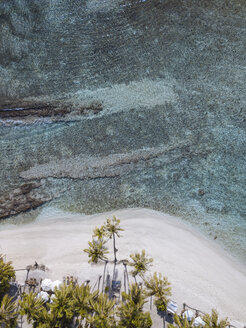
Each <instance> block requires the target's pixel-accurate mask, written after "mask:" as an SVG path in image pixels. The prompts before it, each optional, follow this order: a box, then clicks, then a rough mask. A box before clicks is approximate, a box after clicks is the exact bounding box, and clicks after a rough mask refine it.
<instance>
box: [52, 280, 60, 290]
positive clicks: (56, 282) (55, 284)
mask: <svg viewBox="0 0 246 328" xmlns="http://www.w3.org/2000/svg"><path fill="white" fill-rule="evenodd" d="M61 284H62V282H61V281H60V280H55V281H53V282H52V287H51V290H52V291H53V292H54V291H55V288H59V287H60V286H61Z"/></svg>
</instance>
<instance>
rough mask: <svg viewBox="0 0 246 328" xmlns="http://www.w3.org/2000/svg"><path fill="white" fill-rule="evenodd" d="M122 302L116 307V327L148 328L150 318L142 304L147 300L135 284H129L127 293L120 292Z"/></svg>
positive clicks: (150, 322)
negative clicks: (117, 320)
mask: <svg viewBox="0 0 246 328" xmlns="http://www.w3.org/2000/svg"><path fill="white" fill-rule="evenodd" d="M122 297H123V299H124V302H121V304H120V306H119V309H118V312H117V314H118V316H119V319H120V320H119V323H118V328H149V327H151V326H152V320H151V317H150V314H149V312H143V306H144V304H145V303H146V302H147V301H146V294H145V293H144V291H143V290H142V289H141V288H139V286H138V285H137V284H132V285H131V286H130V292H129V294H127V293H125V292H122Z"/></svg>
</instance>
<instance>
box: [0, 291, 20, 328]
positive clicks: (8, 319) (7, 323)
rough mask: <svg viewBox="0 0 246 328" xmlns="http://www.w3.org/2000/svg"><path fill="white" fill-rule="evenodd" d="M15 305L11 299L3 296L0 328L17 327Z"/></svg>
mask: <svg viewBox="0 0 246 328" xmlns="http://www.w3.org/2000/svg"><path fill="white" fill-rule="evenodd" d="M17 318H18V312H17V304H16V303H15V302H14V301H13V298H12V297H9V296H8V295H5V296H4V297H3V299H2V302H1V305H0V327H2V326H3V327H5V328H15V327H16V325H17Z"/></svg>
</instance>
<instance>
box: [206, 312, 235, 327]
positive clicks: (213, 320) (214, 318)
mask: <svg viewBox="0 0 246 328" xmlns="http://www.w3.org/2000/svg"><path fill="white" fill-rule="evenodd" d="M202 319H203V321H204V322H205V326H204V327H205V328H225V327H227V326H229V325H230V322H229V320H228V318H225V319H221V320H220V321H219V315H218V312H217V311H216V310H215V309H212V313H211V315H209V314H205V315H204V316H203V318H202Z"/></svg>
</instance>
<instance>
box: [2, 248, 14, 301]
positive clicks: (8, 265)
mask: <svg viewBox="0 0 246 328" xmlns="http://www.w3.org/2000/svg"><path fill="white" fill-rule="evenodd" d="M13 278H15V271H14V268H13V267H12V262H5V261H4V259H3V256H2V255H1V254H0V302H1V300H2V298H3V296H4V295H5V293H6V292H7V291H8V289H9V286H10V285H9V282H10V280H11V279H13Z"/></svg>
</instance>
